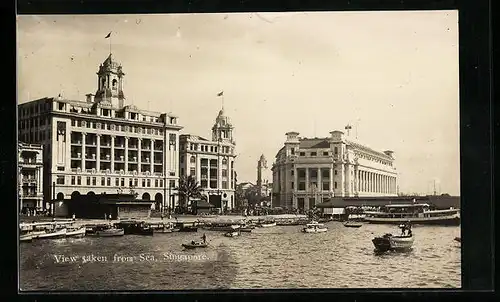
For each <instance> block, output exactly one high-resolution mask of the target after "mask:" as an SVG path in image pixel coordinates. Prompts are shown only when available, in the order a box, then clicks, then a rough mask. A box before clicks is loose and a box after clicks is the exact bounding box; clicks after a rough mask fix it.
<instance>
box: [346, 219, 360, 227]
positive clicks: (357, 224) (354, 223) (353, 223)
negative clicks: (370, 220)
mask: <svg viewBox="0 0 500 302" xmlns="http://www.w3.org/2000/svg"><path fill="white" fill-rule="evenodd" d="M344 226H345V227H346V228H360V227H361V226H363V224H362V223H361V222H357V221H352V220H348V221H346V222H345V223H344Z"/></svg>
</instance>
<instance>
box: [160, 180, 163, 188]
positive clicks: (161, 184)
mask: <svg viewBox="0 0 500 302" xmlns="http://www.w3.org/2000/svg"><path fill="white" fill-rule="evenodd" d="M160 188H163V179H160Z"/></svg>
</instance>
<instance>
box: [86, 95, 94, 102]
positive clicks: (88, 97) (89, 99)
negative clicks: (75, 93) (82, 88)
mask: <svg viewBox="0 0 500 302" xmlns="http://www.w3.org/2000/svg"><path fill="white" fill-rule="evenodd" d="M85 96H86V97H87V103H93V102H94V95H93V94H92V93H88V94H86V95H85Z"/></svg>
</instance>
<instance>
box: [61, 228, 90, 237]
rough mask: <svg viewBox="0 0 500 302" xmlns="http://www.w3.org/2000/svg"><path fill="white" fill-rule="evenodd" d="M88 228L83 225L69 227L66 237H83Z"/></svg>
mask: <svg viewBox="0 0 500 302" xmlns="http://www.w3.org/2000/svg"><path fill="white" fill-rule="evenodd" d="M86 230H87V228H86V227H84V226H82V227H79V228H68V229H67V230H66V237H83V236H85V233H86Z"/></svg>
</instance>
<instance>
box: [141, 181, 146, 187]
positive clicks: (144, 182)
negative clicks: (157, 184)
mask: <svg viewBox="0 0 500 302" xmlns="http://www.w3.org/2000/svg"><path fill="white" fill-rule="evenodd" d="M142 187H143V188H145V187H146V180H145V179H143V180H142Z"/></svg>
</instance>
